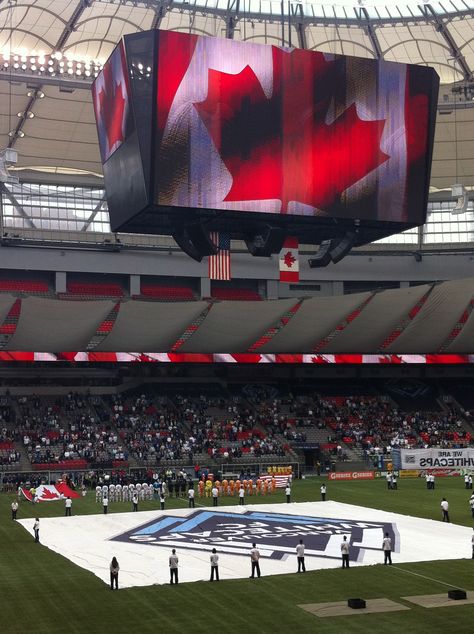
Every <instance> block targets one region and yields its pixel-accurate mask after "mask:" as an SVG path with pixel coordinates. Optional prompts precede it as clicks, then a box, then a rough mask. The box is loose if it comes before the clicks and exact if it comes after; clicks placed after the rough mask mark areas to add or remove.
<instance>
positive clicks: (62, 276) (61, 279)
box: [54, 271, 67, 295]
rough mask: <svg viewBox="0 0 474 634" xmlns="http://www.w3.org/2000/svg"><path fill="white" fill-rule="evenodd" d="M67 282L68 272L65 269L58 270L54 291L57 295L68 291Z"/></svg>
mask: <svg viewBox="0 0 474 634" xmlns="http://www.w3.org/2000/svg"><path fill="white" fill-rule="evenodd" d="M66 282H67V279H66V273H64V272H63V271H56V273H55V280H54V292H55V293H56V295H58V294H59V293H67V286H66Z"/></svg>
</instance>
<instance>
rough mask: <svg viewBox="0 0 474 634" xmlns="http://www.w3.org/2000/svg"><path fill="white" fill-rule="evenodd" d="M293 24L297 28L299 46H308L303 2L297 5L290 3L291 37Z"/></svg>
mask: <svg viewBox="0 0 474 634" xmlns="http://www.w3.org/2000/svg"><path fill="white" fill-rule="evenodd" d="M292 26H294V28H295V30H296V36H297V38H298V48H308V43H307V41H306V25H305V22H304V11H303V5H302V4H301V2H299V3H298V4H296V5H293V4H290V37H291V27H292Z"/></svg>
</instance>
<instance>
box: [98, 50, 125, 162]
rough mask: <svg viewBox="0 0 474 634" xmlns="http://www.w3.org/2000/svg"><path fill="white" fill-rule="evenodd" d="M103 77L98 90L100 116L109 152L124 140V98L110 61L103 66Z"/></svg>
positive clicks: (120, 84)
mask: <svg viewBox="0 0 474 634" xmlns="http://www.w3.org/2000/svg"><path fill="white" fill-rule="evenodd" d="M103 79H104V83H103V86H102V87H101V90H100V92H99V104H100V116H101V117H102V121H103V123H104V128H105V132H106V135H107V143H108V146H109V148H108V150H109V152H110V151H111V149H112V148H113V147H114V145H115V144H116V143H121V142H122V141H123V140H124V137H123V132H122V127H123V115H124V110H125V98H124V95H123V89H122V83H119V84H118V83H117V81H116V78H115V77H114V73H113V68H112V64H111V63H110V62H109V63H108V64H106V65H105V66H104V70H103Z"/></svg>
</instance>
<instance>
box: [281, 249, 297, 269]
mask: <svg viewBox="0 0 474 634" xmlns="http://www.w3.org/2000/svg"><path fill="white" fill-rule="evenodd" d="M283 262H284V263H285V266H287V267H288V268H289V269H291V267H292V266H293V264H294V263H295V262H296V259H295V258H294V257H293V254H292V252H291V251H288V252H287V253H285V256H284V258H283Z"/></svg>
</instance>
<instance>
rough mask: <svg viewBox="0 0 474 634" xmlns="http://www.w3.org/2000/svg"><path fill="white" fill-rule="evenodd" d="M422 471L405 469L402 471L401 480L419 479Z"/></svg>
mask: <svg viewBox="0 0 474 634" xmlns="http://www.w3.org/2000/svg"><path fill="white" fill-rule="evenodd" d="M420 475H421V471H420V470H419V469H404V470H403V471H400V477H401V478H419V477H420Z"/></svg>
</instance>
